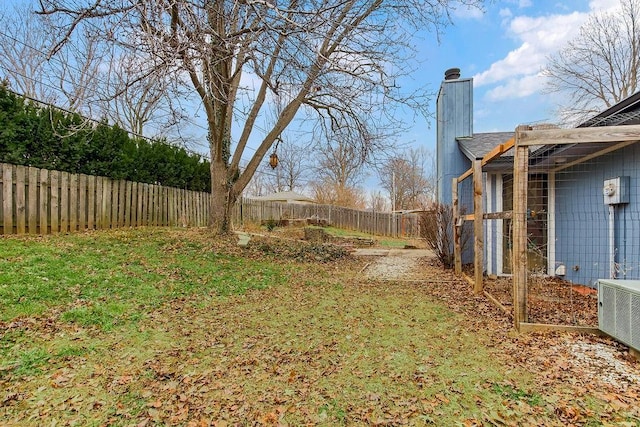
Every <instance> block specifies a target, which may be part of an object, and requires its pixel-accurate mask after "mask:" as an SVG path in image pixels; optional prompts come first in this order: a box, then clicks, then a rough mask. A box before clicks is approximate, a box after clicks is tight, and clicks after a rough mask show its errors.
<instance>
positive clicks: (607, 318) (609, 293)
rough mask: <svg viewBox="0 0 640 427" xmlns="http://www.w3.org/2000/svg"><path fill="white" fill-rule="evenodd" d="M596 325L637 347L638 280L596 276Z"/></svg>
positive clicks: (639, 318) (639, 341) (639, 323)
mask: <svg viewBox="0 0 640 427" xmlns="http://www.w3.org/2000/svg"><path fill="white" fill-rule="evenodd" d="M598 327H599V328H600V330H601V331H603V332H605V333H607V334H608V335H611V336H612V337H613V338H615V339H617V340H618V341H620V342H622V343H624V344H626V345H628V346H629V347H631V348H633V349H634V350H636V351H640V280H615V279H600V280H598Z"/></svg>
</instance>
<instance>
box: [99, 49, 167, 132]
mask: <svg viewBox="0 0 640 427" xmlns="http://www.w3.org/2000/svg"><path fill="white" fill-rule="evenodd" d="M154 68H157V67H156V66H155V65H154V64H152V63H151V64H150V60H149V58H146V57H145V56H144V55H142V54H135V52H132V51H128V52H124V53H122V54H117V53H116V52H112V53H111V57H110V66H109V68H108V70H106V71H105V72H104V73H103V78H102V82H101V83H102V84H101V85H100V87H99V90H100V98H101V99H100V101H101V103H102V105H103V111H104V112H105V114H106V116H107V117H108V118H109V119H110V120H112V121H113V122H115V123H118V124H119V125H120V126H121V127H123V128H124V129H127V130H130V131H131V132H134V133H135V134H137V135H147V136H155V137H158V136H162V135H163V134H164V133H165V131H167V130H168V126H169V125H172V124H175V123H176V122H177V118H176V115H177V112H176V110H174V109H173V108H172V105H171V102H170V101H171V93H172V92H171V83H170V82H169V81H168V80H167V79H165V78H161V77H162V75H161V73H153V72H151V71H150V70H151V69H154ZM141 70H145V71H142V73H141ZM145 74H150V75H153V77H152V78H149V77H147V78H144V75H145ZM141 76H142V77H141ZM150 123H153V124H155V125H156V126H155V127H156V131H155V134H149V132H148V131H147V130H148V129H147V127H148V125H149V124H150ZM161 123H162V124H161Z"/></svg>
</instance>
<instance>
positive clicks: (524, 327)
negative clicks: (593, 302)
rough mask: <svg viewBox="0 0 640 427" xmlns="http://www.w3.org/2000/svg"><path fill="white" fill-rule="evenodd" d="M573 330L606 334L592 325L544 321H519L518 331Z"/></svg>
mask: <svg viewBox="0 0 640 427" xmlns="http://www.w3.org/2000/svg"><path fill="white" fill-rule="evenodd" d="M544 331H554V332H574V333H578V334H593V335H600V336H606V335H607V334H605V333H604V332H602V331H601V330H600V329H598V328H596V327H592V326H572V325H551V324H544V323H526V322H520V332H544Z"/></svg>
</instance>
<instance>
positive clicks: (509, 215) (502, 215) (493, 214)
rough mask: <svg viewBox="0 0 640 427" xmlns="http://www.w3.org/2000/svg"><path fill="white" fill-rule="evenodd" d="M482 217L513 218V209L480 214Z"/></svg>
mask: <svg viewBox="0 0 640 427" xmlns="http://www.w3.org/2000/svg"><path fill="white" fill-rule="evenodd" d="M482 217H483V218H484V219H511V218H513V211H504V212H489V213H485V214H483V215H482Z"/></svg>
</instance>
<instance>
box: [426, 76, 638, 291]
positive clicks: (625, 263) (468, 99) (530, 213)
mask: <svg viewBox="0 0 640 427" xmlns="http://www.w3.org/2000/svg"><path fill="white" fill-rule="evenodd" d="M638 124H640V92H639V93H636V94H634V95H632V96H630V97H628V98H627V99H625V100H623V101H621V102H620V103H618V104H616V105H614V106H612V107H611V108H609V109H607V110H605V111H603V112H601V113H600V114H598V115H596V116H595V117H593V118H591V119H590V120H588V121H587V122H585V123H583V124H582V125H581V126H580V127H584V128H588V127H602V126H621V125H638ZM540 127H543V128H544V126H538V128H540ZM533 128H535V127H533ZM514 135H515V132H514V131H510V132H509V131H507V132H492V133H474V132H473V79H471V78H460V71H459V69H450V70H447V72H446V73H445V80H444V81H443V82H442V84H441V87H440V91H439V93H438V99H437V147H436V150H437V162H436V165H437V179H438V185H437V200H438V202H440V203H442V204H446V205H451V204H452V202H453V196H452V186H453V184H452V183H453V182H454V181H453V180H454V178H457V177H460V176H461V175H462V174H464V173H465V172H467V171H468V170H469V169H470V168H471V167H472V162H473V161H474V160H480V159H483V158H485V156H487V155H488V154H489V153H491V152H493V151H495V148H496V147H497V146H499V145H500V144H505V143H507V142H508V141H510V140H512V138H514ZM528 162H529V163H528V190H527V207H528V209H527V240H528V241H527V247H528V254H527V259H528V265H529V269H530V270H533V271H534V272H537V273H540V274H546V275H549V276H558V277H562V278H564V279H565V280H567V281H570V282H572V283H580V284H584V285H588V286H595V284H596V281H597V280H598V279H603V278H612V277H615V278H619V279H640V143H639V141H626V142H623V143H615V142H613V143H602V142H586V143H585V142H581V143H575V144H566V143H563V144H560V143H558V144H545V145H540V146H532V147H530V150H529V161H528ZM483 163H484V162H483ZM513 167H514V166H513V149H511V150H510V151H506V152H504V153H502V154H501V155H500V156H497V157H496V158H494V159H493V160H492V161H489V162H486V164H483V166H482V182H483V185H482V187H483V191H482V192H483V194H482V198H483V211H484V213H485V214H490V213H504V212H509V211H510V210H511V209H512V207H513V205H512V203H513V175H514V169H513ZM610 191H613V195H611V194H609V195H608V194H607V192H610ZM458 194H459V199H458V200H459V206H460V208H461V211H462V213H470V212H472V211H473V188H472V182H471V180H470V179H466V180H464V181H462V182H461V183H460V184H459V187H458ZM483 225H484V245H483V251H484V254H483V259H484V273H485V274H491V275H505V274H510V273H511V271H512V265H511V256H512V254H511V243H512V239H511V219H510V218H508V217H499V215H496V216H495V217H490V218H487V215H485V220H484V222H483ZM469 232H470V231H469ZM462 259H463V262H464V263H469V262H471V261H472V259H473V248H472V247H467V248H465V249H464V251H463V257H462Z"/></svg>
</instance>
